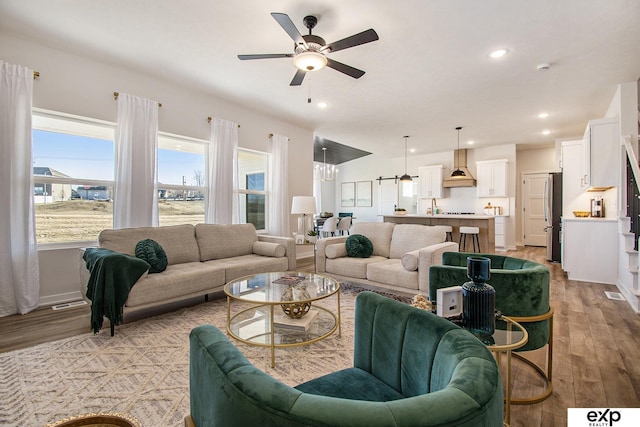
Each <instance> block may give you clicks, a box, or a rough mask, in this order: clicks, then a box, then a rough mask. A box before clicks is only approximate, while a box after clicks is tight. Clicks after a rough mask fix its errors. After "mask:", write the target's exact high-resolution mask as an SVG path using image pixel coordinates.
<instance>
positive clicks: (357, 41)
mask: <svg viewBox="0 0 640 427" xmlns="http://www.w3.org/2000/svg"><path fill="white" fill-rule="evenodd" d="M378 39H379V37H378V33H376V32H375V31H374V30H373V28H369V29H368V30H366V31H363V32H361V33H358V34H354V35H352V36H351V37H347V38H346V39H342V40H338V41H337V42H333V43H329V44H328V45H326V46H325V47H323V48H322V50H327V49H330V50H331V52H337V51H339V50H342V49H347V48H349V47H354V46H359V45H361V44H365V43H370V42H374V41H376V40H378Z"/></svg>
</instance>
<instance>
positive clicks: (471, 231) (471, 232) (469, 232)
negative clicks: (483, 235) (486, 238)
mask: <svg viewBox="0 0 640 427" xmlns="http://www.w3.org/2000/svg"><path fill="white" fill-rule="evenodd" d="M479 234H480V228H478V227H460V241H459V242H458V245H459V246H460V250H461V251H463V252H464V250H465V248H466V246H467V236H471V244H472V246H473V252H481V251H480V240H479V239H478V235H479ZM476 244H477V245H478V250H476Z"/></svg>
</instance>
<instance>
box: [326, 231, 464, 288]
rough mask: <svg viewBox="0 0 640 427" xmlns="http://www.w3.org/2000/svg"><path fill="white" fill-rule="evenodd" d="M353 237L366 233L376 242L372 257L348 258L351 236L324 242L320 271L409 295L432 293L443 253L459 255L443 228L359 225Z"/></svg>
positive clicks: (344, 279) (328, 239) (347, 280)
mask: <svg viewBox="0 0 640 427" xmlns="http://www.w3.org/2000/svg"><path fill="white" fill-rule="evenodd" d="M350 234H351V235H354V234H362V235H364V236H366V237H367V238H368V239H369V240H371V242H372V243H373V254H372V255H371V256H370V257H369V258H352V257H349V256H348V255H347V250H346V247H345V241H346V240H347V238H348V236H340V237H330V238H327V239H320V240H318V243H317V245H316V271H317V272H318V273H325V274H328V275H330V276H332V277H335V278H336V279H338V280H340V281H345V282H352V283H360V284H365V285H370V286H373V287H377V288H387V289H392V290H396V291H404V292H409V293H420V294H423V295H428V294H429V267H430V266H431V265H434V264H438V265H440V264H442V253H443V252H457V251H458V244H457V243H455V242H446V241H445V239H446V232H445V230H443V229H442V228H441V227H439V226H437V225H436V226H427V225H417V224H394V223H390V222H362V223H355V224H354V225H353V226H352V227H351V230H350Z"/></svg>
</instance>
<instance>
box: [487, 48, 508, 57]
mask: <svg viewBox="0 0 640 427" xmlns="http://www.w3.org/2000/svg"><path fill="white" fill-rule="evenodd" d="M507 53H509V50H508V49H497V50H494V51H493V52H491V53H490V54H489V56H490V57H492V58H494V59H497V58H502V57H503V56H505V55H506V54H507Z"/></svg>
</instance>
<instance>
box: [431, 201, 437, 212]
mask: <svg viewBox="0 0 640 427" xmlns="http://www.w3.org/2000/svg"><path fill="white" fill-rule="evenodd" d="M431 214H432V215H435V214H436V198H435V197H434V198H432V199H431Z"/></svg>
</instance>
